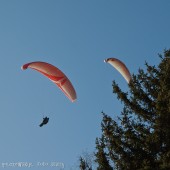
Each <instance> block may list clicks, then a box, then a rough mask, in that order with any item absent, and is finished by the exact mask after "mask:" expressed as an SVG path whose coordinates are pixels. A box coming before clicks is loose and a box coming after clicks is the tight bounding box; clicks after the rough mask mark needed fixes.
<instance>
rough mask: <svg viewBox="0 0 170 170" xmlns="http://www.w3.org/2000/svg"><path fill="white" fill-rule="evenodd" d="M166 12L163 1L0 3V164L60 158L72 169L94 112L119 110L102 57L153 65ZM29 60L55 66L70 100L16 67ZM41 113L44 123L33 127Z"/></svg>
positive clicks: (169, 31) (165, 31) (87, 140)
mask: <svg viewBox="0 0 170 170" xmlns="http://www.w3.org/2000/svg"><path fill="white" fill-rule="evenodd" d="M169 9H170V1H169V0H164V1H160V0H150V1H148V0H141V1H136V0H131V1H123V0H119V1H116V0H85V1H83V0H0V64H1V66H0V74H1V83H0V90H1V92H0V101H1V105H0V114H1V119H0V135H1V140H0V151H1V152H0V169H2V163H6V162H7V163H16V162H32V163H33V164H34V165H35V166H34V167H32V168H31V169H41V168H42V167H38V166H36V164H37V162H47V163H51V162H62V163H64V164H65V170H70V169H71V167H74V168H72V170H75V167H76V165H77V160H78V157H79V156H80V155H81V154H82V153H83V152H84V151H88V152H93V151H94V150H95V139H96V137H100V134H101V126H100V123H101V120H102V116H101V111H104V112H106V113H107V114H108V115H110V116H112V117H113V118H116V116H117V115H119V114H120V111H121V109H122V106H121V104H120V102H119V101H118V100H117V98H116V96H115V95H114V94H112V80H116V82H117V83H118V84H119V85H120V87H121V88H122V89H123V90H125V91H126V90H127V89H128V86H127V83H126V81H125V80H124V79H123V77H122V76H121V75H120V74H119V73H118V72H117V71H116V70H115V69H114V68H112V67H111V66H110V65H109V64H106V63H104V62H103V60H104V59H105V58H109V57H116V58H118V59H120V60H122V61H123V62H124V63H125V64H126V65H127V67H128V68H129V70H130V72H131V73H137V71H138V69H139V67H141V68H145V67H144V63H145V61H148V63H150V64H151V65H154V64H158V63H159V58H158V56H157V54H158V53H162V52H163V50H164V49H165V48H167V49H168V48H170V38H169V35H170V22H169V18H170V10H169ZM32 61H45V62H49V63H51V64H53V65H55V66H57V67H58V68H59V69H61V70H62V71H63V72H64V73H65V74H66V75H67V76H68V77H69V79H70V80H71V82H72V83H73V85H74V87H75V89H76V92H77V97H78V98H77V101H76V102H75V103H71V102H70V101H69V100H68V99H67V97H65V95H64V94H63V93H62V92H61V91H60V90H59V89H58V88H57V87H56V86H55V85H54V84H53V83H52V82H50V81H49V80H48V79H47V78H45V77H43V76H42V75H41V74H39V73H37V72H35V71H33V70H30V69H29V70H26V71H22V70H21V69H20V68H21V66H22V65H23V64H25V63H27V62H32ZM43 115H45V116H50V122H49V124H48V125H47V126H44V127H43V128H39V127H38V125H39V123H40V122H41V119H42V117H43ZM6 169H7V170H8V169H9V170H10V169H19V168H12V167H7V168H6ZM20 169H24V168H20ZM43 169H59V168H52V167H49V166H48V167H45V168H43Z"/></svg>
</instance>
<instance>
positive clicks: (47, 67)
mask: <svg viewBox="0 0 170 170" xmlns="http://www.w3.org/2000/svg"><path fill="white" fill-rule="evenodd" d="M27 68H31V69H34V70H36V71H38V72H40V73H41V74H43V75H44V76H46V77H48V78H49V79H50V80H51V81H52V82H54V83H55V84H56V85H57V86H58V87H59V88H60V89H61V90H62V91H63V92H64V94H65V95H66V96H67V97H68V98H69V99H70V100H71V101H72V102H74V101H75V100H76V98H77V96H76V91H75V89H74V87H73V85H72V83H71V82H70V80H69V79H68V78H67V76H66V75H65V74H64V73H63V72H62V71H61V70H59V69H58V68H57V67H55V66H53V65H51V64H49V63H45V62H41V61H37V62H31V63H27V64H24V65H23V66H22V67H21V69H22V70H26V69H27Z"/></svg>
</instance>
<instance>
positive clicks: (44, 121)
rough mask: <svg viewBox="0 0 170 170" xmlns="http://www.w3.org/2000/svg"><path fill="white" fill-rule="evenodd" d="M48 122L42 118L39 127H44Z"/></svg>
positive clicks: (45, 118)
mask: <svg viewBox="0 0 170 170" xmlns="http://www.w3.org/2000/svg"><path fill="white" fill-rule="evenodd" d="M48 121H49V118H48V117H44V118H43V121H42V123H41V124H40V125H39V126H40V127H42V126H43V125H46V124H47V123H48Z"/></svg>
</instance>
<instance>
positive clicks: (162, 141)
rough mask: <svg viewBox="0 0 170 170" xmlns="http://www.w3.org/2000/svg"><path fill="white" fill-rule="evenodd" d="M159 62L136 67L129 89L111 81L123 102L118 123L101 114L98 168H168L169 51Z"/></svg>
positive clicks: (169, 130)
mask: <svg viewBox="0 0 170 170" xmlns="http://www.w3.org/2000/svg"><path fill="white" fill-rule="evenodd" d="M160 60H161V62H160V64H159V65H158V66H157V67H156V66H150V65H149V64H148V63H146V68H147V70H146V71H144V70H143V69H139V72H138V74H137V75H133V76H132V80H131V81H130V83H129V91H128V92H123V91H122V90H121V89H120V87H119V86H118V84H116V82H115V81H114V82H113V93H115V94H116V95H117V97H118V99H119V100H120V101H121V102H122V103H123V104H124V108H123V111H122V113H121V116H120V117H119V122H116V121H114V120H113V119H112V118H111V117H110V116H108V115H106V114H105V113H103V120H102V123H101V127H102V137H101V138H99V139H97V140H96V153H95V157H96V163H97V165H98V168H97V170H112V169H115V170H116V169H117V170H169V169H170V50H165V51H164V55H163V56H162V55H160Z"/></svg>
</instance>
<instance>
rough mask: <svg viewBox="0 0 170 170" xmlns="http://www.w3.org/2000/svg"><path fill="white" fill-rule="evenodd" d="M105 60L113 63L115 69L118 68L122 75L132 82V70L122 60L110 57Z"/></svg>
mask: <svg viewBox="0 0 170 170" xmlns="http://www.w3.org/2000/svg"><path fill="white" fill-rule="evenodd" d="M104 62H106V63H109V64H111V65H112V66H113V67H114V68H115V69H117V70H118V71H119V72H120V73H121V75H122V76H123V77H124V78H125V80H126V81H127V82H128V83H129V82H130V79H131V75H130V72H129V70H128V68H127V67H126V65H125V64H124V63H123V62H122V61H120V60H118V59H116V58H108V59H106V60H104Z"/></svg>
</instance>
